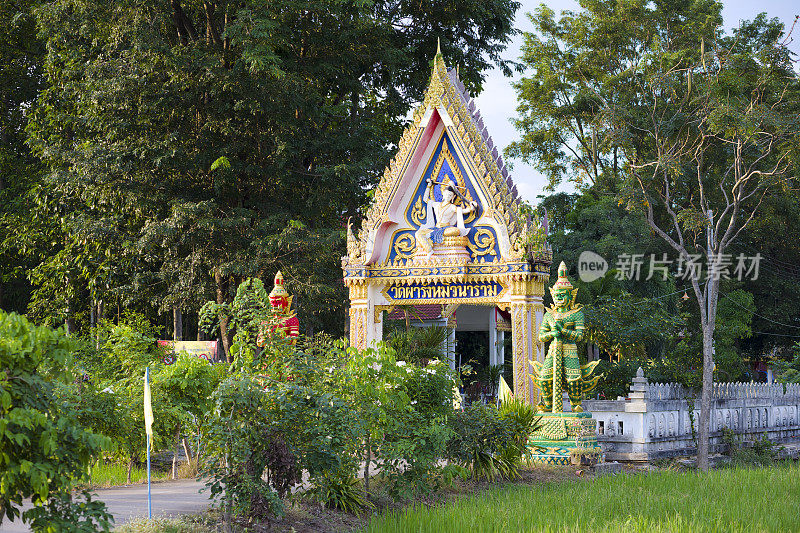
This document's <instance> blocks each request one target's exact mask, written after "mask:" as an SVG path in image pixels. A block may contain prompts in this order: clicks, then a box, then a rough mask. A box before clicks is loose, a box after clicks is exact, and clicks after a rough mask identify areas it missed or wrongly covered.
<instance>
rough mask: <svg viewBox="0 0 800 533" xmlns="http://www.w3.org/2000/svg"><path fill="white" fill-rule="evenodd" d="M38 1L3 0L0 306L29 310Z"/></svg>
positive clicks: (40, 50) (37, 169)
mask: <svg viewBox="0 0 800 533" xmlns="http://www.w3.org/2000/svg"><path fill="white" fill-rule="evenodd" d="M34 3H35V2H28V1H21V2H15V3H13V4H12V3H11V2H0V20H2V22H0V32H2V34H3V39H0V309H7V310H13V311H18V312H24V311H25V307H26V305H27V300H28V296H29V293H30V285H29V283H28V282H27V280H26V278H25V270H26V268H29V267H31V266H33V264H35V263H32V261H31V260H30V257H31V256H30V254H29V251H30V250H31V248H36V245H35V243H33V242H31V240H30V239H28V238H26V237H27V236H26V232H24V231H23V232H20V231H18V230H19V229H20V227H21V226H23V225H24V222H25V221H26V219H27V217H29V216H30V211H31V206H32V203H31V198H30V196H29V195H28V191H29V190H30V189H31V188H32V187H34V186H35V185H36V184H37V183H38V180H39V178H40V174H41V165H39V164H38V162H37V160H36V158H35V157H34V156H33V154H31V151H30V149H29V148H28V147H27V146H26V145H25V140H26V135H25V124H26V123H27V120H28V111H29V110H30V107H31V105H33V103H34V101H35V99H36V96H37V94H38V93H39V91H40V90H41V88H42V84H43V81H44V78H43V73H42V61H43V59H44V54H45V50H44V47H43V46H42V43H41V41H39V40H37V39H31V38H30V37H31V35H32V34H34V33H35V27H36V21H35V18H34V16H33V13H32V12H31V9H32V6H33V4H34Z"/></svg>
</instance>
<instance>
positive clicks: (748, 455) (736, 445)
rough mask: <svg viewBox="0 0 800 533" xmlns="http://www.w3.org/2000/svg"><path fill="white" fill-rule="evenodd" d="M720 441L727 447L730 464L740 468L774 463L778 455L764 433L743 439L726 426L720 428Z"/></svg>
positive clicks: (773, 444)
mask: <svg viewBox="0 0 800 533" xmlns="http://www.w3.org/2000/svg"><path fill="white" fill-rule="evenodd" d="M722 442H723V443H724V444H725V445H726V446H727V448H728V455H729V456H730V457H731V466H734V467H742V468H754V467H765V466H770V465H773V464H775V460H776V458H777V456H778V453H777V451H776V450H775V443H773V442H772V441H771V440H769V438H768V437H767V434H766V433H764V434H763V435H762V436H761V437H759V438H753V439H752V440H750V441H745V440H743V439H742V438H741V437H739V436H738V435H737V434H736V433H734V432H733V431H731V430H730V429H728V428H722Z"/></svg>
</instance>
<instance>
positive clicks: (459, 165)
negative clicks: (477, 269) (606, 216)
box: [343, 53, 549, 277]
mask: <svg viewBox="0 0 800 533" xmlns="http://www.w3.org/2000/svg"><path fill="white" fill-rule="evenodd" d="M544 237H545V235H544V230H543V228H542V227H541V225H540V224H539V223H538V220H536V221H532V220H531V219H530V217H526V216H522V214H521V212H520V199H519V197H518V195H517V191H516V187H515V186H514V185H513V183H512V181H511V178H510V177H509V175H508V171H507V170H506V167H505V165H504V164H503V160H502V157H501V156H500V154H499V153H498V150H497V148H496V147H495V146H494V145H493V143H492V139H491V137H489V134H488V132H487V131H486V128H485V126H484V124H483V119H482V118H481V116H480V113H479V112H478V110H477V109H476V107H475V103H474V101H473V100H472V98H471V97H470V96H469V95H468V94H467V93H466V91H465V88H464V85H463V83H461V81H460V80H459V79H458V74H457V72H456V71H455V70H454V69H450V70H449V71H448V70H447V68H446V67H445V64H444V59H443V58H442V55H441V53H437V55H436V58H435V60H434V68H433V73H432V76H431V82H430V85H429V87H428V90H427V92H426V94H425V98H424V100H423V103H422V105H421V106H420V107H419V108H418V109H417V110H416V112H415V113H414V120H413V123H412V125H411V126H410V127H408V128H407V129H406V131H405V132H404V134H403V137H402V139H401V140H400V143H399V150H398V153H397V155H396V156H395V158H394V159H393V160H392V162H391V164H390V165H389V167H388V168H387V169H386V171H385V173H384V175H383V178H382V179H381V181H380V183H379V185H378V187H377V190H376V193H375V199H374V202H373V204H372V206H371V207H370V208H369V210H368V213H367V219H366V220H365V221H364V223H363V224H362V228H361V231H360V233H359V235H358V237H356V236H355V235H354V234H353V232H352V230H351V229H350V228H348V255H347V257H345V258H344V259H343V266H344V269H345V277H348V275H356V276H359V275H364V274H366V271H367V270H375V269H378V268H387V267H388V268H397V267H422V266H428V267H434V268H437V270H438V268H439V267H444V266H450V267H457V266H464V267H465V268H466V267H467V266H468V265H488V264H500V263H509V262H527V261H526V260H527V259H535V258H536V257H537V256H541V258H542V259H543V260H548V259H549V255H548V254H549V251H548V248H547V244H546V241H545V238H544ZM465 271H466V270H465ZM376 274H377V272H376ZM379 277H380V276H379Z"/></svg>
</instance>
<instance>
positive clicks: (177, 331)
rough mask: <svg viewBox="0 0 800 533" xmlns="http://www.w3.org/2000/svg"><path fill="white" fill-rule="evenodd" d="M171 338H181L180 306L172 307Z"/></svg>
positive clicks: (181, 319)
mask: <svg viewBox="0 0 800 533" xmlns="http://www.w3.org/2000/svg"><path fill="white" fill-rule="evenodd" d="M172 340H174V341H182V340H183V314H182V313H181V309H180V307H173V308H172Z"/></svg>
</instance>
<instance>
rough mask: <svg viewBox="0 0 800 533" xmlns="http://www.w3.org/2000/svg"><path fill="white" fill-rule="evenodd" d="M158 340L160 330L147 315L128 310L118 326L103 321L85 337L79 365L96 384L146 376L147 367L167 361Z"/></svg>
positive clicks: (78, 356) (78, 355)
mask: <svg viewBox="0 0 800 533" xmlns="http://www.w3.org/2000/svg"><path fill="white" fill-rule="evenodd" d="M157 339H158V329H157V328H155V327H153V326H152V325H151V324H150V322H149V321H148V320H147V319H146V318H145V317H144V316H142V315H141V314H139V313H135V312H132V311H126V312H125V314H124V315H123V316H122V317H121V318H120V320H119V321H118V323H115V322H113V321H111V320H102V321H100V324H99V325H98V326H97V327H96V328H94V329H93V330H92V331H91V332H90V334H89V335H87V336H86V337H85V338H84V343H83V346H82V347H81V350H79V351H78V353H77V358H78V362H79V364H80V365H81V366H83V368H84V371H85V372H87V373H88V374H89V376H90V378H91V379H93V380H96V381H98V380H99V381H110V382H113V381H116V380H117V379H121V378H127V377H130V376H132V375H142V376H143V375H144V369H145V367H147V366H148V365H149V366H153V365H159V364H161V363H162V362H163V359H164V355H165V352H164V349H163V348H161V347H160V346H158V344H157V343H156V340H157Z"/></svg>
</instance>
